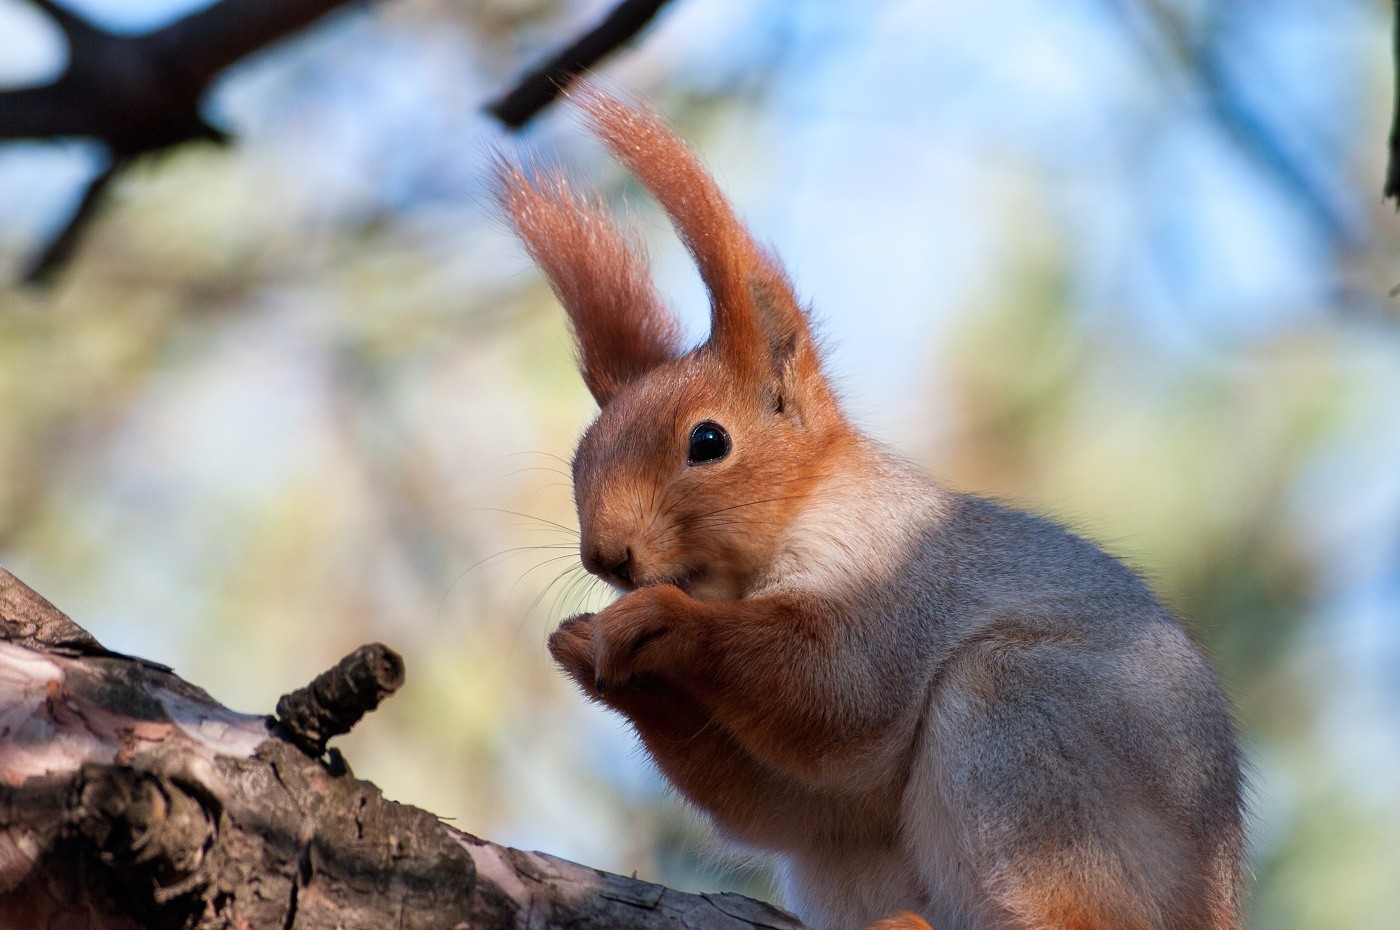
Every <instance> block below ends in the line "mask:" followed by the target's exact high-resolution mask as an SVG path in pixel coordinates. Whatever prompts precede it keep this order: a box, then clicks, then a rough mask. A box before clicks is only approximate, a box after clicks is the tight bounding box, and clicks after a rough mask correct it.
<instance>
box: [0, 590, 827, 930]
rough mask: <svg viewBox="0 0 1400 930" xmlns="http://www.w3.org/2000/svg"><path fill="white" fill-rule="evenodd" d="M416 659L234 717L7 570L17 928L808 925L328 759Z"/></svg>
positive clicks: (4, 782) (350, 669) (356, 664)
mask: <svg viewBox="0 0 1400 930" xmlns="http://www.w3.org/2000/svg"><path fill="white" fill-rule="evenodd" d="M402 672H403V670H402V665H401V664H400V663H399V662H398V659H397V656H395V655H394V654H393V653H392V652H391V651H389V650H387V649H385V648H384V647H382V646H371V647H365V648H364V649H362V650H360V651H357V652H356V653H354V654H352V655H351V656H349V657H347V658H346V660H345V661H343V662H342V663H341V664H340V665H338V666H337V667H336V668H335V669H332V670H331V671H330V672H328V673H326V674H325V675H323V676H321V677H319V678H318V679H317V681H316V682H313V683H312V685H310V686H308V688H306V689H302V690H301V691H300V692H296V693H294V694H293V695H288V696H287V698H284V699H283V702H280V703H279V711H280V712H282V713H283V714H284V717H283V718H281V719H279V718H274V717H270V716H269V717H259V716H250V715H247V714H240V713H236V712H234V711H231V710H229V709H228V708H226V707H223V706H221V705H220V704H218V703H217V702H216V701H214V700H213V699H212V698H211V697H210V696H209V695H208V694H206V693H205V692H204V691H202V690H200V689H199V688H197V687H195V686H193V685H191V684H189V683H188V682H185V681H184V680H182V679H181V678H179V677H178V676H176V675H175V674H174V673H173V672H172V671H171V670H170V669H168V668H165V667H164V666H161V665H157V664H154V663H151V662H147V661H144V660H142V659H139V658H133V657H130V656H123V655H119V654H117V653H113V652H110V651H108V650H106V649H104V648H103V647H102V646H101V645H100V644H99V643H97V641H96V640H94V639H93V638H92V637H91V636H89V635H88V634H87V633H85V632H84V631H83V630H82V629H81V628H80V627H78V626H77V625H76V624H75V623H73V622H72V621H71V620H70V619H68V618H67V617H66V616H64V615H63V614H62V613H61V612H60V611H58V610H57V609H56V608H54V607H53V605H51V604H49V603H48V602H47V601H45V600H44V599H43V598H41V597H39V595H37V594H35V593H34V592H33V591H31V590H30V589H29V588H28V587H26V586H25V585H24V584H22V583H21V582H19V581H18V580H17V579H15V578H14V576H13V575H10V574H9V573H8V572H5V571H4V570H3V569H0V927H4V928H7V930H10V928H13V930H29V928H36V930H37V928H55V927H69V926H72V927H80V926H81V927H87V928H93V930H107V928H111V930H118V928H121V930H136V928H152V930H165V928H200V930H205V928H209V930H212V928H230V930H232V928H240V930H241V928H258V930H261V928H284V930H318V928H327V930H329V928H333V927H337V928H346V930H357V928H364V930H381V928H384V927H390V926H392V927H402V928H424V930H428V928H443V930H448V928H453V930H467V928H519V930H545V928H551V927H569V928H589V927H598V928H604V927H606V928H614V930H629V928H636V930H641V928H652V927H668V928H677V927H688V928H697V930H698V928H716V930H719V928H736V930H738V928H752V927H766V928H770V930H802V924H800V923H799V922H798V921H797V920H796V919H795V918H793V917H791V916H789V915H787V914H785V913H783V912H782V911H779V910H777V909H776V908H773V907H771V906H769V905H766V904H762V903H760V902H757V901H752V900H750V899H747V898H743V897H740V896H738V895H730V894H717V895H692V894H685V893H682V892H678V891H675V890H673V889H669V888H665V887H663V886H660V885H655V884H651V883H649V882H644V881H638V880H636V879H632V878H626V877H623V876H620V875H610V874H607V873H604V872H600V871H597V870H595V869H590V868H587V867H585V866H582V865H577V864H574V863H571V862H566V861H564V860H562V859H557V858H555V857H553V856H549V855H545V854H543V853H538V852H523V851H520V850H516V849H509V848H506V847H502V846H498V845H496V844H494V843H490V842H487V841H485V840H481V839H478V838H476V837H474V836H471V835H469V834H466V833H463V832H461V831H459V830H456V829H453V828H452V827H450V826H447V825H446V824H444V823H442V822H441V821H440V820H438V819H437V818H436V817H434V816H433V815H431V814H429V813H427V812H426V811H422V810H419V809H417V808H414V807H410V806H408V805H404V804H397V803H395V802H393V801H390V800H387V799H386V798H384V796H383V795H382V794H381V793H380V791H379V789H378V788H376V787H375V786H374V785H373V784H370V783H369V782H365V781H361V780H359V779H357V778H355V777H354V775H353V774H352V773H351V772H350V771H349V768H348V766H346V765H345V764H344V761H343V760H342V759H340V757H339V755H338V754H337V753H336V752H335V750H331V752H330V753H329V755H316V754H315V753H319V752H320V751H321V749H323V748H324V746H325V739H328V738H330V737H332V736H334V735H337V734H338V733H340V732H344V730H346V729H348V727H349V726H351V725H353V723H354V720H356V719H358V717H359V715H360V714H361V713H363V712H364V711H366V710H368V709H370V708H372V707H373V706H374V705H375V704H377V703H378V702H379V700H380V699H382V698H383V697H385V696H387V694H388V693H390V692H392V690H393V689H394V688H395V687H397V685H398V683H399V682H401V681H402Z"/></svg>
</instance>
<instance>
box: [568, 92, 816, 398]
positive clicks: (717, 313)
mask: <svg viewBox="0 0 1400 930" xmlns="http://www.w3.org/2000/svg"><path fill="white" fill-rule="evenodd" d="M571 98H572V100H573V101H574V102H575V103H576V104H577V105H578V106H579V107H580V108H582V109H583V111H584V112H585V113H586V114H587V115H588V118H589V120H590V121H591V122H592V124H593V127H594V130H595V131H596V132H597V134H598V136H599V138H601V139H602V140H603V142H604V144H606V145H607V146H608V148H609V149H611V150H612V152H613V153H614V154H615V155H616V156H617V157H618V159H620V160H621V161H622V163H623V164H624V165H626V166H627V169H628V170H629V171H631V172H632V174H634V175H636V177H637V180H639V181H641V182H642V185H643V186H644V187H646V189H647V190H648V191H650V192H651V194H652V196H653V197H655V198H656V199H657V201H658V202H659V203H660V204H661V206H662V208H663V209H665V211H666V213H667V215H668V216H670V218H671V222H672V223H674V224H675V227H676V231H677V232H678V233H679V234H680V237H681V239H682V241H683V242H684V243H685V246H686V248H687V249H688V250H689V251H690V254H691V255H692V256H693V257H694V259H695V264H696V266H697V267H698V268H699V271H700V277H701V279H702V280H703V281H704V282H705V287H706V289H708V290H709V292H710V319H711V325H710V344H711V345H712V346H714V347H715V349H717V350H718V351H719V352H720V353H721V355H722V356H724V357H725V358H726V359H727V360H729V361H730V362H732V363H733V364H734V365H735V366H736V367H738V368H739V369H741V370H744V371H747V372H749V373H751V374H754V375H756V376H758V377H763V378H768V377H771V376H772V375H774V374H777V375H778V376H780V377H781V376H782V375H783V373H784V372H790V371H792V370H793V368H794V366H796V367H797V368H801V369H804V370H807V369H810V370H811V371H813V372H814V371H815V370H816V369H815V366H816V364H817V362H816V359H817V354H816V350H815V347H814V344H813V339H812V334H811V329H810V327H809V325H808V322H807V316H806V314H805V313H804V312H803V311H802V307H801V305H800V304H799V303H798V300H797V297H796V295H795V294H794V292H793V288H792V284H791V282H790V281H789V280H788V277H787V273H786V272H785V271H784V270H783V267H782V265H780V264H779V263H778V261H777V260H776V259H775V258H774V257H773V256H772V255H770V254H769V253H768V252H767V251H765V250H764V249H762V248H760V247H759V246H758V244H757V243H755V242H754V240H753V237H752V236H751V235H750V234H749V231H748V230H747V229H746V228H745V227H744V224H743V223H741V222H740V221H739V218H738V217H737V216H736V215H735V214H734V210H733V208H732V207H730V205H729V202H728V201H727V200H726V199H725V197H724V195H723V194H722V193H721V192H720V189H719V186H718V185H717V184H715V181H714V179H713V178H711V177H710V175H709V172H707V171H706V170H705V167H704V165H702V164H701V163H700V159H699V158H698V157H697V156H696V155H695V153H694V152H692V151H691V150H690V148H689V146H687V145H686V144H685V143H684V142H682V141H681V140H680V138H679V137H678V136H677V135H676V134H675V132H673V131H672V130H671V129H670V127H668V126H667V125H666V123H665V122H664V121H663V120H662V119H661V117H659V116H657V115H656V114H654V113H652V112H650V111H648V110H647V109H645V108H643V107H633V106H629V105H627V104H625V103H623V102H621V101H620V100H618V99H616V98H614V97H612V96H609V95H608V94H605V93H603V92H602V91H600V90H598V89H597V88H595V87H589V86H584V87H583V89H581V90H579V91H576V92H574V93H573V94H571Z"/></svg>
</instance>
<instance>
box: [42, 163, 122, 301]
mask: <svg viewBox="0 0 1400 930" xmlns="http://www.w3.org/2000/svg"><path fill="white" fill-rule="evenodd" d="M127 161H128V159H125V158H120V159H116V158H114V159H112V161H111V162H110V163H108V165H107V167H106V168H104V169H102V171H101V172H99V173H98V174H97V176H96V177H94V178H93V179H92V180H91V181H89V182H88V185H87V190H85V191H84V192H83V197H82V199H81V200H79V201H78V205H77V206H76V207H74V208H73V212H72V213H71V214H70V215H69V217H68V221H67V222H66V223H64V224H63V228H62V229H60V230H59V232H58V235H56V236H54V238H53V239H52V240H50V242H49V244H48V246H47V247H45V249H44V250H43V251H42V252H40V253H39V255H38V256H37V257H36V258H35V259H34V261H33V262H32V263H31V264H30V266H29V269H28V270H27V271H25V273H24V280H25V281H27V282H28V283H30V284H48V283H50V280H51V279H52V277H53V275H54V273H55V272H56V271H57V270H58V268H59V266H60V265H62V264H63V263H64V262H66V261H67V260H68V256H69V255H71V254H73V247H74V246H75V245H77V244H78V234H79V233H80V232H81V231H82V230H84V229H86V228H87V224H88V222H89V221H90V220H91V219H92V214H93V212H94V211H95V210H96V209H97V205H98V204H99V203H100V202H101V201H102V199H103V198H102V195H103V194H104V193H105V192H106V190H107V185H108V184H110V183H111V181H112V178H113V177H115V176H116V173H117V172H118V171H120V170H121V169H122V168H124V167H126V163H127Z"/></svg>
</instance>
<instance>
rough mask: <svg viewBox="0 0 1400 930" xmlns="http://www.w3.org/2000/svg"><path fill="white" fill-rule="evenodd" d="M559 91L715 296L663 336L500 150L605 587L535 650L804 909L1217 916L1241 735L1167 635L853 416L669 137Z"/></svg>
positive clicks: (1081, 560) (1044, 540) (1149, 608)
mask: <svg viewBox="0 0 1400 930" xmlns="http://www.w3.org/2000/svg"><path fill="white" fill-rule="evenodd" d="M584 106H585V108H586V109H587V110H588V112H589V114H590V116H591V117H592V118H593V120H594V121H595V125H596V126H597V128H598V130H599V132H600V134H601V135H602V137H603V138H604V141H606V142H607V143H608V144H609V146H610V147H611V148H612V149H613V150H614V151H615V152H617V153H618V155H619V156H620V157H621V158H622V159H623V160H624V161H625V162H626V163H627V165H628V167H629V168H631V169H632V171H633V172H634V173H635V174H637V175H638V176H639V178H640V179H641V180H642V182H643V183H644V184H645V185H646V186H647V187H648V188H649V189H650V190H651V191H652V192H653V193H654V194H656V196H657V197H658V199H660V200H661V202H662V204H663V206H665V207H666V209H667V211H668V212H669V213H670V214H671V216H672V218H673V220H674V221H675V222H676V224H677V226H678V228H679V229H680V231H681V234H682V237H683V238H684V239H685V241H686V243H687V245H688V246H689V247H690V249H691V251H692V253H693V254H694V255H695V257H696V259H697V264H698V265H699V266H700V270H701V274H702V276H703V277H704V278H705V282H706V285H707V286H708V288H709V289H710V292H711V295H712V298H713V301H714V304H713V306H714V314H713V328H712V335H711V339H710V340H709V342H707V343H705V344H704V345H703V346H701V347H699V348H697V349H694V350H691V351H690V352H682V351H681V350H680V349H679V348H678V346H677V345H676V336H675V329H674V324H672V323H671V321H670V318H669V316H668V315H667V314H666V312H665V310H664V308H663V307H662V306H661V305H660V302H659V299H658V298H656V296H655V294H654V292H653V291H652V290H651V289H650V284H649V282H648V281H646V280H645V275H644V269H643V268H642V266H641V264H640V262H639V260H637V259H636V257H635V252H634V251H633V250H632V249H631V248H629V246H628V243H627V241H626V240H625V239H624V238H623V237H622V236H621V235H620V234H618V233H617V232H616V230H615V229H614V228H613V227H612V226H611V224H610V223H608V222H607V220H606V218H605V217H604V215H603V214H602V213H601V212H600V211H599V210H597V208H595V207H594V206H592V205H590V204H589V203H587V202H586V201H583V200H581V199H580V198H578V197H577V196H576V195H574V194H572V192H571V191H570V190H569V189H568V187H567V185H565V184H564V183H563V182H562V181H559V180H557V179H553V180H551V179H548V178H543V177H540V176H536V177H534V178H530V177H527V176H525V175H523V174H521V173H520V172H518V171H516V170H514V169H510V168H508V167H503V168H502V198H503V200H504V202H505V204H506V206H507V208H508V209H509V211H510V213H511V216H512V218H513V220H514V222H515V224H516V226H517V229H518V230H519V231H520V233H521V235H522V237H523V238H524V239H525V241H526V243H527V245H528V246H529V247H530V250H531V252H532V254H534V255H535V257H536V258H537V259H538V260H539V261H540V263H541V264H542V265H543V266H544V267H545V270H546V271H547V272H548V273H549V275H550V278H551V282H552V283H553V284H554V286H555V289H556V290H557V291H558V292H559V294H560V296H561V298H563V300H564V303H565V306H566V308H567V309H568V310H569V313H570V317H571V319H572V321H573V324H574V329H575V332H576V334H577V336H578V339H579V344H580V352H581V365H582V367H583V371H584V375H585V379H586V380H587V381H588V384H589V387H590V389H591V390H592V391H593V393H594V395H595V397H597V398H598V400H599V403H600V405H601V406H602V414H601V415H600V417H599V419H598V420H597V421H596V422H595V423H594V424H593V426H591V427H590V428H589V430H588V432H587V433H586V434H585V436H584V438H583V440H582V441H581V443H580V445H579V451H578V455H577V456H576V458H575V463H574V477H575V492H576V497H577V500H578V506H579V514H580V522H581V524H582V543H583V544H582V552H583V558H584V563H585V565H586V566H587V567H588V568H589V569H590V570H591V571H593V572H595V573H596V574H599V575H600V576H602V577H605V578H608V579H609V580H610V581H612V582H613V583H615V584H617V585H618V586H619V587H620V588H622V589H624V590H625V591H626V592H627V593H625V594H624V595H623V596H622V597H621V598H620V599H619V600H618V601H617V602H616V603H615V604H613V605H612V606H611V607H609V608H607V609H606V610H604V611H602V612H601V613H599V614H596V615H585V616H580V617H575V618H572V619H570V620H567V621H565V622H564V623H563V624H562V625H561V626H560V627H559V629H558V630H557V631H556V632H555V633H554V635H553V636H551V638H550V649H551V652H552V653H553V655H554V657H555V658H556V660H557V661H558V662H559V663H560V664H561V665H562V666H563V667H564V668H565V670H566V671H568V672H569V674H570V675H571V676H572V677H573V678H574V679H575V680H576V681H577V682H578V683H579V685H580V686H581V687H582V688H583V689H584V691H585V693H587V694H588V695H589V696H590V697H591V698H593V699H595V700H599V701H601V702H603V703H605V704H607V705H608V706H610V707H613V708H614V709H616V710H618V711H620V712H622V713H623V714H625V715H627V717H628V718H629V719H630V720H631V721H632V723H633V724H634V725H635V727H636V729H637V731H638V733H639V735H640V736H641V739H642V740H643V742H644V744H645V745H646V747H647V749H648V751H649V752H650V754H651V755H652V757H653V759H655V761H656V762H657V764H658V766H659V767H660V768H661V770H662V771H663V773H665V775H666V776H667V777H668V778H669V779H670V780H671V782H672V783H673V784H674V785H675V786H676V787H677V788H678V790H679V791H680V792H681V793H682V794H684V795H685V796H686V797H687V798H689V799H690V800H691V801H692V802H694V803H695V804H696V805H697V806H698V807H700V808H701V809H702V810H704V811H706V812H707V813H708V814H709V815H710V816H711V818H712V819H713V821H714V823H715V825H716V827H717V828H718V829H719V831H720V832H721V833H722V834H724V835H726V836H727V837H729V838H731V839H732V840H734V841H737V842H739V843H741V844H744V845H746V846H750V847H754V848H758V849H762V850H768V851H771V852H774V853H776V854H778V857H779V870H780V873H781V875H782V878H783V884H784V890H785V895H786V900H787V903H788V904H789V905H790V906H791V907H793V908H794V909H795V910H796V911H797V912H798V913H799V914H800V915H801V916H803V917H804V918H805V919H806V920H807V921H809V922H810V923H812V924H813V925H814V926H815V927H817V928H820V930H829V928H831V930H836V928H839V930H856V928H861V927H866V926H868V925H871V924H872V922H877V921H885V923H884V924H883V926H888V927H904V928H912V927H919V926H923V924H922V923H921V922H920V920H919V918H916V917H913V916H912V915H913V914H918V915H920V916H921V917H922V918H923V919H924V920H927V921H929V922H930V923H931V924H932V925H933V926H934V927H935V928H937V930H992V928H1007V930H1010V928H1017V930H1050V928H1065V930H1069V928H1074V930H1149V928H1151V930H1165V928H1174V930H1231V928H1236V927H1238V917H1237V905H1236V889H1237V883H1238V880H1239V869H1240V858H1241V850H1242V829H1241V814H1240V774H1239V761H1238V758H1237V748H1236V744H1235V738H1234V734H1233V728H1232V725H1231V722H1230V717H1229V714H1228V711H1227V710H1226V707H1225V704H1224V701H1223V699H1222V697H1221V695H1220V692H1219V688H1218V686H1217V685H1216V683H1215V680H1214V677H1213V675H1212V674H1211V672H1210V669H1209V667H1208V665H1207V664H1206V662H1205V661H1204V659H1203V658H1202V657H1201V656H1200V654H1199V652H1198V651H1197V650H1196V648H1195V647H1194V646H1193V645H1192V643H1191V641H1190V639H1189V638H1188V637H1187V635H1186V634H1185V632H1184V631H1183V629H1182V628H1181V626H1180V625H1179V624H1178V623H1177V622H1176V621H1175V620H1174V619H1173V618H1172V617H1171V616H1170V615H1169V614H1168V613H1167V611H1166V610H1165V609H1164V608H1162V607H1161V605H1160V604H1159V603H1158V602H1157V601H1156V600H1155V599H1154V598H1153V596H1152V594H1151V593H1150V592H1149V591H1148V589H1147V588H1146V586H1145V585H1144V584H1143V583H1142V582H1141V581H1140V580H1139V579H1138V578H1137V577H1136V576H1135V575H1134V574H1133V573H1132V572H1131V571H1129V570H1128V569H1127V568H1126V567H1124V566H1123V565H1122V564H1121V563H1119V562H1118V561H1116V560H1115V559H1113V558H1111V557H1110V556H1108V555H1106V554H1104V553H1103V552H1101V551H1100V550H1099V549H1097V548H1096V547H1094V546H1093V545H1092V544H1090V543H1089V542H1087V541H1085V540H1083V539H1081V538H1079V537H1077V536H1075V535H1073V534H1071V533H1069V532H1068V531H1066V530H1064V529H1062V528H1061V527H1059V526H1056V525H1055V524H1053V523H1051V522H1049V521H1046V520H1042V519H1039V518H1037V517H1033V516H1029V515H1027V514H1023V513H1019V512H1017V511H1014V510H1010V509H1007V508H1004V507H1001V506H999V505H997V504H993V503H990V502H988V501H985V500H982V499H979V498H975V497H970V496H965V495H960V494H955V493H952V492H950V491H947V490H945V489H943V488H941V487H940V486H939V485H937V484H936V483H935V482H934V481H932V480H931V479H930V478H928V477H926V476H925V475H924V474H923V473H922V472H920V471H919V470H918V469H916V468H914V467H913V466H912V465H909V464H908V463H905V462H903V461H902V460H900V459H899V458H897V457H896V456H894V455H892V454H890V453H888V452H886V451H885V450H883V449H881V448H880V447H879V446H877V445H876V444H874V443H872V442H871V441H869V440H867V439H866V438H864V437H863V436H861V435H860V434H859V433H858V432H857V431H856V430H855V429H854V428H853V427H852V426H851V425H850V423H849V421H847V420H846V418H845V417H844V415H843V414H842V413H841V411H840V409H839V406H838V404H837V403H836V401H835V399H834V397H833V395H832V394H831V391H830V389H829V387H828V386H827V384H826V382H825V380H824V379H823V378H822V376H821V372H820V360H819V358H818V355H817V353H816V350H815V347H814V345H813V341H812V338H811V334H810V331H809V329H808V326H807V323H806V318H805V314H804V313H803V312H802V310H801V308H800V307H799V306H798V304H797V303H796V300H795V298H794V297H793V296H792V294H791V288H790V286H789V285H788V284H787V281H786V278H785V277H784V276H783V275H782V272H781V269H780V268H779V267H778V266H777V265H776V263H775V262H774V261H773V260H772V259H771V258H769V257H767V256H766V255H765V254H764V253H763V252H761V250H759V249H757V248H756V247H755V246H754V245H753V244H752V242H751V240H749V239H748V237H747V234H746V233H745V232H744V231H743V228H742V226H740V225H739V224H738V222H737V220H735V219H734V217H733V214H732V213H731V212H730V211H729V208H728V206H727V204H725V202H724V201H723V199H722V197H720V195H719V194H718V191H717V190H716V189H715V188H714V186H713V183H712V182H711V181H710V180H709V178H708V176H707V175H705V174H704V172H703V171H702V170H701V169H700V168H699V166H698V162H696V161H695V160H694V158H693V156H692V155H690V153H689V151H688V150H686V149H685V148H684V146H683V145H682V144H681V143H679V141H677V140H676V139H675V138H674V136H672V135H671V134H670V133H669V132H668V131H667V130H666V129H665V128H664V126H662V125H661V124H660V123H659V122H658V121H656V120H655V119H653V118H651V117H649V116H646V115H644V114H641V113H638V112H636V111H633V110H630V109H628V108H626V107H624V106H623V105H621V104H620V103H618V102H616V101H614V100H612V99H610V98H607V97H604V96H602V95H596V94H595V95H591V96H589V97H587V98H586V99H585V101H584ZM899 912H909V913H906V914H904V916H902V917H898V918H894V915H896V914H897V913H899ZM890 918H893V920H888V919H890Z"/></svg>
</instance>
